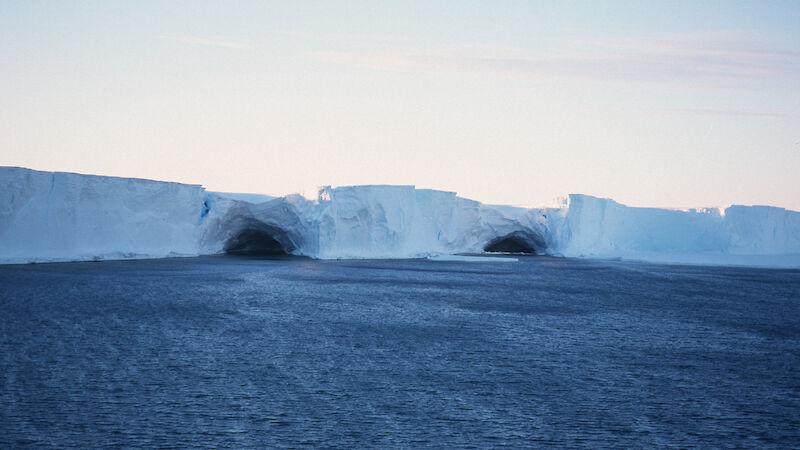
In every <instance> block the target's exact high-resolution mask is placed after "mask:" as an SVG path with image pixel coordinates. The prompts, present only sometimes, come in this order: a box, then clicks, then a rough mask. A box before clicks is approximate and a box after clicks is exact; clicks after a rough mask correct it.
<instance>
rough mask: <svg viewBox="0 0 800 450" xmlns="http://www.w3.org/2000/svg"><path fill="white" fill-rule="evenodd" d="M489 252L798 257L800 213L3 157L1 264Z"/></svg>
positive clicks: (795, 262) (753, 261)
mask: <svg viewBox="0 0 800 450" xmlns="http://www.w3.org/2000/svg"><path fill="white" fill-rule="evenodd" d="M484 252H488V253H494V252H500V253H519V254H535V255H552V256H562V257H585V258H620V259H629V260H641V261H651V262H670V263H690V264H726V265H748V266H769V267H800V212H797V211H790V210H786V209H784V208H779V207H773V206H739V205H734V206H730V207H727V208H704V209H694V210H688V211H686V210H670V209H657V208H634V207H628V206H625V205H621V204H619V203H617V202H615V201H614V200H611V199H603V198H596V197H592V196H589V195H580V194H572V195H569V197H568V198H567V199H566V200H565V201H564V202H563V204H561V205H559V206H558V207H548V208H530V209H527V208H517V207H511V206H503V205H488V204H483V203H480V202H478V201H474V200H470V199H466V198H462V197H458V196H457V195H456V194H455V193H454V192H445V191H437V190H430V189H416V188H415V187H413V186H384V185H377V186H346V187H335V188H331V187H324V188H321V189H320V191H319V195H318V197H317V198H316V199H307V198H305V197H303V196H300V195H297V194H292V195H287V196H284V197H275V198H273V197H268V196H259V195H243V194H223V193H216V192H210V191H207V190H205V189H204V188H203V187H202V186H200V185H188V184H180V183H170V182H162V181H152V180H143V179H134V178H117V177H105V176H95V175H81V174H75V173H63V172H42V171H35V170H30V169H25V168H19V167H0V263H6V264H17V263H30V262H54V261H86V260H105V259H137V258H162V257H177V256H197V255H210V254H219V253H231V254H241V255H279V254H288V255H302V256H308V257H312V258H319V259H349V258H358V259H365V258H368V259H381V258H423V257H430V256H434V257H436V256H440V255H455V254H476V253H484ZM433 259H434V260H436V258H433Z"/></svg>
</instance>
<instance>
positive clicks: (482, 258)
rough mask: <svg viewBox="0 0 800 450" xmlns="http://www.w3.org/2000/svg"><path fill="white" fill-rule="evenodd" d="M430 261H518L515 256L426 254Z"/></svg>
mask: <svg viewBox="0 0 800 450" xmlns="http://www.w3.org/2000/svg"><path fill="white" fill-rule="evenodd" d="M428 259H429V260H431V261H459V262H504V263H506V262H518V261H519V260H518V259H517V258H506V257H501V256H465V255H435V256H428Z"/></svg>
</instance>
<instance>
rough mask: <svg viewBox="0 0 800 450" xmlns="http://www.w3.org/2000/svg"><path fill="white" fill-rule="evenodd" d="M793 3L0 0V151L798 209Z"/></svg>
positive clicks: (246, 185)
mask: <svg viewBox="0 0 800 450" xmlns="http://www.w3.org/2000/svg"><path fill="white" fill-rule="evenodd" d="M799 24H800V2H797V1H785V2H779V1H747V2H741V1H739V2H737V1H721V0H720V1H713V2H701V1H677V0H671V1H665V2H646V1H603V2H600V1H552V2H535V1H480V2H479V1H447V2H445V1H441V2H423V1H420V2H410V1H403V2H399V1H396V2H388V1H383V2H381V1H360V2H359V1H347V2H336V1H309V2H301V1H291V2H290V1H286V2H266V1H238V2H221V1H220V2H202V1H194V0H193V1H183V2H155V1H153V2H145V1H137V2H133V1H131V2H113V1H95V2H91V1H80V2H77V1H76V2H70V1H47V2H40V1H7V0H0V98H1V99H2V101H0V165H19V166H24V167H31V168H35V169H41V170H64V171H75V172H82V173H96V174H103V175H117V176H132V177H142V178H154V179H161V180H169V181H181V182H187V183H199V184H204V185H206V186H207V187H208V188H210V189H213V190H227V191H244V192H261V193H267V194H284V193H290V192H296V191H301V190H305V191H307V192H308V191H311V190H312V189H313V187H315V186H319V185H326V184H332V185H345V184H375V183H379V184H415V185H417V186H419V187H427V188H436V189H445V190H452V191H457V192H459V193H460V194H461V195H463V196H466V197H470V198H474V199H477V200H481V201H484V202H488V203H510V204H517V205H523V206H536V205H539V204H542V203H544V202H546V201H548V200H549V199H551V198H553V197H556V196H562V195H565V194H567V193H570V192H580V193H586V194H592V195H597V196H603V197H612V198H614V199H616V200H618V201H620V202H623V203H627V204H631V205H643V206H662V207H692V206H722V205H726V204H730V203H742V204H773V205H779V206H785V207H789V208H792V209H796V210H800V175H798V174H800V25H799Z"/></svg>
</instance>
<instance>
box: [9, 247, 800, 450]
mask: <svg viewBox="0 0 800 450" xmlns="http://www.w3.org/2000/svg"><path fill="white" fill-rule="evenodd" d="M115 446H123V447H147V448H153V447H222V448H274V447H279V448H295V447H339V448H371V447H389V448H424V447H437V448H487V447H503V446H507V447H515V448H519V447H554V446H558V447H570V448H572V447H589V448H598V447H615V448H619V447H648V448H649V447H671V446H674V447H752V448H771V447H776V448H789V447H800V270H772V269H752V268H731V267H697V266H676V265H652V264H644V263H627V262H614V261H589V260H574V259H558V258H547V257H521V258H520V259H519V262H517V263H473V262H438V261H428V260H396V261H315V260H310V259H304V258H282V259H246V258H234V257H222V256H221V257H203V258H186V259H165V260H147V261H144V260H143V261H112V262H97V263H65V264H36V265H17V266H0V448H17V447H35V448H43V447H57V448H110V447H115Z"/></svg>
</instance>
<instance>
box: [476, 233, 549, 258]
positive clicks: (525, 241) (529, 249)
mask: <svg viewBox="0 0 800 450" xmlns="http://www.w3.org/2000/svg"><path fill="white" fill-rule="evenodd" d="M543 249H544V243H543V242H542V240H541V239H540V238H538V237H537V236H534V235H531V234H528V233H524V232H519V231H517V232H514V233H511V234H507V235H505V236H500V237H498V238H495V239H493V240H491V241H490V242H489V243H488V244H486V246H485V247H484V248H483V251H485V252H490V253H525V254H529V255H535V254H537V253H538V252H539V251H542V250H543Z"/></svg>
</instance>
